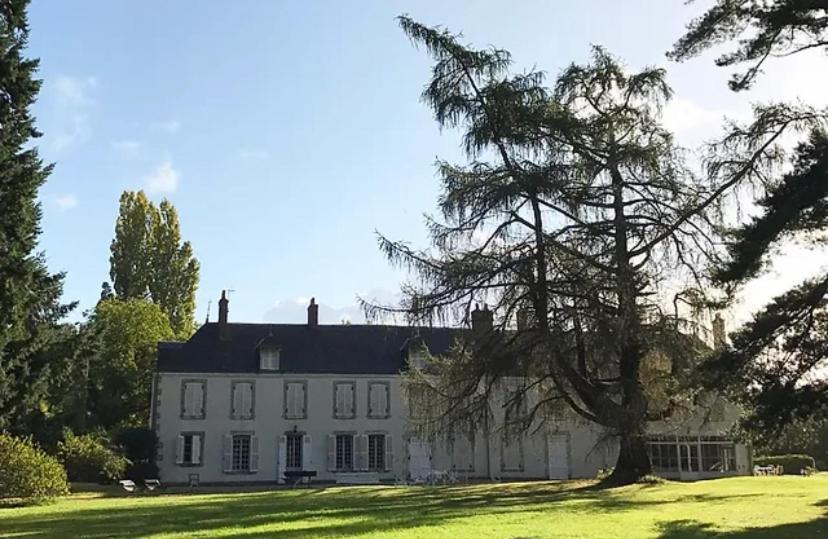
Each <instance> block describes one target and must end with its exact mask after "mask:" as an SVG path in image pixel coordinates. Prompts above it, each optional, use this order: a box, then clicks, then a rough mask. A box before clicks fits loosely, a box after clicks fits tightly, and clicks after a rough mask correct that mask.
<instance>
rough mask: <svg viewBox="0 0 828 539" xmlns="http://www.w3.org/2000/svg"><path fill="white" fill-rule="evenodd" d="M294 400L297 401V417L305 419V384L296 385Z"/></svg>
mask: <svg viewBox="0 0 828 539" xmlns="http://www.w3.org/2000/svg"><path fill="white" fill-rule="evenodd" d="M296 398H297V400H298V402H297V405H296V409H297V410H299V417H307V410H305V384H296Z"/></svg>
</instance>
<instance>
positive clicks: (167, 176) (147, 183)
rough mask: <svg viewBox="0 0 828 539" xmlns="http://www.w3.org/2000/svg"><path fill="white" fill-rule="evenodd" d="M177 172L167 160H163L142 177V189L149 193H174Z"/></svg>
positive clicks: (176, 185) (176, 183) (176, 184)
mask: <svg viewBox="0 0 828 539" xmlns="http://www.w3.org/2000/svg"><path fill="white" fill-rule="evenodd" d="M178 178H179V173H178V171H177V170H175V169H174V168H173V166H172V163H170V162H169V161H164V162H163V163H161V165H159V166H158V168H156V169H155V170H153V171H152V172H151V173H150V174H148V175H147V176H146V177H145V178H144V189H145V190H146V191H147V192H148V193H151V194H155V193H174V192H175V190H176V189H177V188H178Z"/></svg>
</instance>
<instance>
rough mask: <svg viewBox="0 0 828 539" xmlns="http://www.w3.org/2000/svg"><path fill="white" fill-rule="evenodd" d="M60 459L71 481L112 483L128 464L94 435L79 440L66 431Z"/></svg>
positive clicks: (59, 453) (60, 450) (85, 435)
mask: <svg viewBox="0 0 828 539" xmlns="http://www.w3.org/2000/svg"><path fill="white" fill-rule="evenodd" d="M58 459H60V461H61V462H62V463H63V465H64V466H65V467H66V473H67V474H68V475H69V480H70V481H83V482H95V483H109V482H112V481H115V480H116V479H119V478H120V477H122V476H123V473H124V470H125V469H126V467H127V465H128V464H129V461H128V460H127V459H126V458H124V457H123V456H121V455H119V454H118V453H116V452H115V451H113V450H111V449H110V448H109V447H107V445H106V443H105V441H104V440H103V439H102V438H101V437H100V436H96V435H93V434H84V435H82V436H76V435H74V434H72V432H71V431H66V433H65V434H64V440H63V441H62V442H60V443H59V444H58Z"/></svg>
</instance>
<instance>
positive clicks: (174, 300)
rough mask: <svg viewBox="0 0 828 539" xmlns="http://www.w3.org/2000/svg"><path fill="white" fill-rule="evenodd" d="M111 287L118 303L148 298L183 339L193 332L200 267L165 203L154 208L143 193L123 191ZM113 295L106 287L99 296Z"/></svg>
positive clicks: (173, 209)
mask: <svg viewBox="0 0 828 539" xmlns="http://www.w3.org/2000/svg"><path fill="white" fill-rule="evenodd" d="M110 251H111V256H110V259H109V261H110V271H109V275H110V278H111V279H112V285H113V286H112V288H114V292H115V295H116V297H118V298H120V299H133V298H147V299H150V300H151V301H152V302H153V303H156V304H157V305H159V306H160V307H161V309H162V310H163V311H164V313H165V314H166V315H167V316H168V317H169V319H170V323H171V324H172V327H173V330H174V331H175V333H176V335H178V336H179V337H180V338H184V339H186V338H187V337H189V336H190V335H191V334H192V333H193V331H194V330H195V320H194V313H195V293H196V289H197V287H198V279H199V264H198V260H196V258H195V256H194V255H193V248H192V245H190V242H187V241H185V242H183V243H182V242H181V226H180V223H179V220H178V212H177V211H176V209H175V207H174V206H173V205H172V204H171V203H170V202H169V201H167V200H163V201H161V204H160V205H159V206H155V205H154V204H153V203H152V202H151V201H150V200H149V199H148V198H147V196H146V195H145V194H144V192H143V191H138V192H131V191H125V192H124V193H123V194H122V195H121V201H120V211H119V214H118V220H117V222H116V225H115V238H114V239H113V240H112V245H111V247H110ZM110 293H111V291H110V289H109V288H108V286H105V287H104V292H103V293H102V297H105V296H107V295H109V294H110Z"/></svg>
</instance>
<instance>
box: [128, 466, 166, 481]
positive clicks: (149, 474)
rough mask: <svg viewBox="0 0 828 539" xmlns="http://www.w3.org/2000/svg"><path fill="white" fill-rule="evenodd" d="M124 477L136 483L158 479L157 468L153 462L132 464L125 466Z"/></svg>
mask: <svg viewBox="0 0 828 539" xmlns="http://www.w3.org/2000/svg"><path fill="white" fill-rule="evenodd" d="M124 476H125V477H126V478H127V479H132V480H133V481H135V482H136V483H143V482H144V480H146V479H158V466H157V465H156V464H155V463H154V462H134V463H132V464H130V465H129V466H127V469H126V472H125V473H124Z"/></svg>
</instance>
